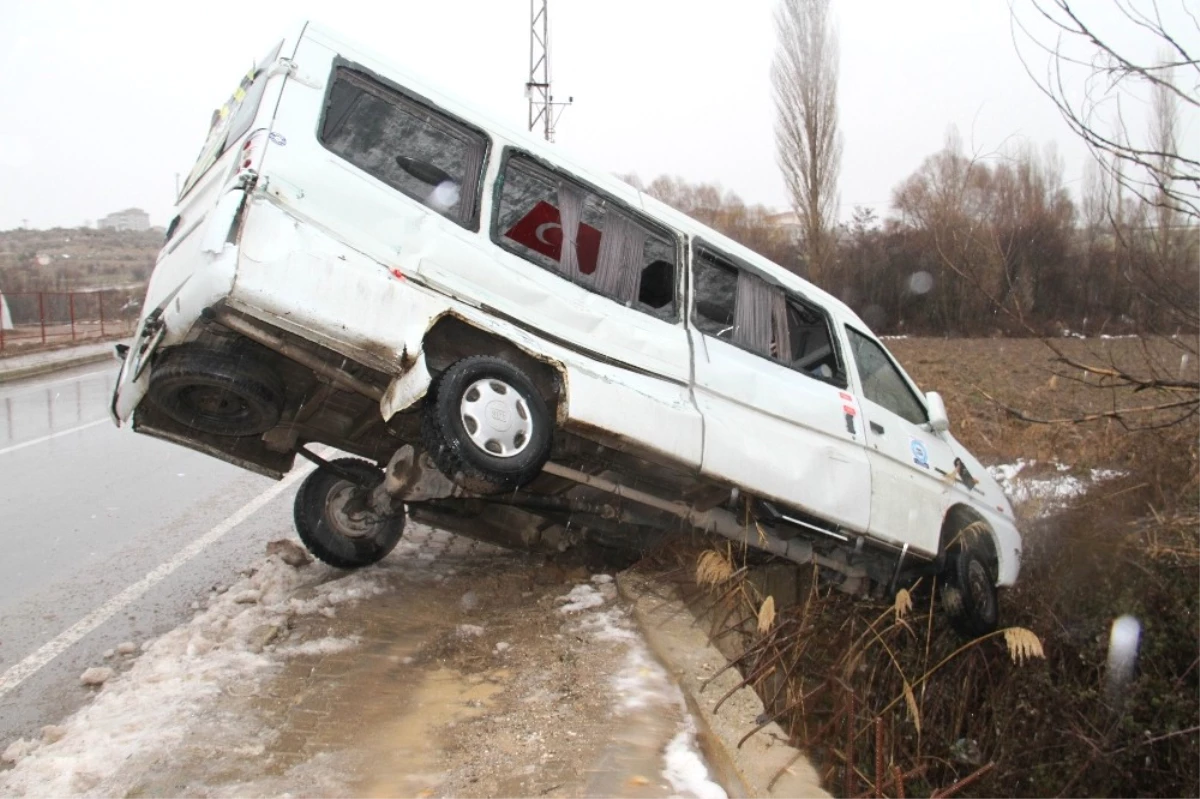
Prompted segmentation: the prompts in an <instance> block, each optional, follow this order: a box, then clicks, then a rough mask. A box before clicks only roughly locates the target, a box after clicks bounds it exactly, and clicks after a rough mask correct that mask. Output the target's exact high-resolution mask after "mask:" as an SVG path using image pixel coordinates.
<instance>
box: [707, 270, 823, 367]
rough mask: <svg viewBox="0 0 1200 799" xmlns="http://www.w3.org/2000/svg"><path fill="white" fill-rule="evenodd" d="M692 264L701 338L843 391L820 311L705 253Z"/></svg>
mask: <svg viewBox="0 0 1200 799" xmlns="http://www.w3.org/2000/svg"><path fill="white" fill-rule="evenodd" d="M692 263H693V268H692V274H693V275H694V277H695V289H694V295H695V307H694V309H693V311H692V323H693V324H694V325H695V326H696V328H697V329H698V330H699V331H700V332H701V333H705V334H707V335H710V336H713V337H715V338H720V339H725V340H727V341H729V342H731V343H733V344H735V345H737V346H739V347H741V348H742V349H746V350H749V351H750V352H753V353H754V354H756V355H761V356H763V357H764V358H771V359H772V360H775V361H778V362H779V363H782V364H784V365H785V366H787V367H789V368H791V369H795V370H796V371H798V372H801V373H803V374H805V375H808V376H809V377H815V378H817V379H819V380H824V381H827V382H830V383H834V384H835V385H839V386H842V387H845V385H846V374H845V370H844V369H843V368H842V364H841V360H840V358H839V357H838V350H837V347H836V346H835V345H834V342H833V339H832V337H831V335H830V327H829V319H828V317H827V316H826V315H825V313H824V312H822V311H821V310H820V309H819V308H817V307H816V306H814V305H812V304H810V303H809V302H807V301H805V300H804V299H803V298H801V297H799V296H798V295H796V294H792V293H789V292H788V291H786V290H785V289H784V288H783V287H781V286H777V285H775V284H773V283H770V282H768V281H767V280H765V279H764V278H762V277H760V276H759V275H757V274H755V273H754V272H752V271H750V270H748V269H744V268H741V267H737V266H734V265H733V262H732V259H728V258H725V257H723V256H720V255H718V254H716V253H714V252H712V251H710V250H708V249H706V248H697V250H696V255H695V257H694V258H693V260H692Z"/></svg>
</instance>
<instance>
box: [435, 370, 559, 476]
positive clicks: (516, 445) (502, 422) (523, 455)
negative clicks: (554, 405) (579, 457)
mask: <svg viewBox="0 0 1200 799" xmlns="http://www.w3.org/2000/svg"><path fill="white" fill-rule="evenodd" d="M553 427H554V424H553V420H552V419H551V417H550V411H549V409H548V408H547V407H546V402H545V400H543V399H542V396H541V394H539V393H538V390H537V388H536V386H534V384H533V381H532V380H531V379H530V378H529V376H528V375H526V374H525V373H524V372H523V371H521V369H520V368H519V367H517V366H514V365H513V364H511V363H509V362H508V361H505V360H501V359H500V358H496V357H493V356H490V355H475V356H472V357H470V358H464V359H462V360H461V361H458V362H456V363H454V364H452V365H451V366H450V367H449V368H448V369H446V371H444V372H442V373H441V374H440V375H438V376H437V378H436V379H435V380H434V382H433V385H432V386H431V387H430V391H429V396H428V397H427V398H426V407H425V419H424V425H423V431H422V432H423V436H424V439H425V447H426V449H427V450H428V451H429V454H430V457H432V458H433V462H434V463H435V464H437V467H438V469H440V470H441V472H442V473H443V474H445V475H446V476H447V477H449V478H450V479H451V480H453V481H454V482H456V483H458V484H459V485H461V486H463V487H464V488H466V489H467V490H469V491H476V492H478V493H481V494H494V493H499V492H501V491H509V490H512V489H514V488H519V487H520V486H523V485H525V484H526V483H528V482H530V481H531V480H533V479H534V478H535V477H537V475H538V473H539V472H541V470H542V466H544V465H545V463H546V459H547V458H549V457H550V445H551V443H552V441H553Z"/></svg>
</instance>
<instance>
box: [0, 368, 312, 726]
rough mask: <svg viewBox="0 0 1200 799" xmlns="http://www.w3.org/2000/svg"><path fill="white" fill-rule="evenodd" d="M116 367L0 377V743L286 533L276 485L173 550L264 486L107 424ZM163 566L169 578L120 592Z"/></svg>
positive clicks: (71, 697)
mask: <svg viewBox="0 0 1200 799" xmlns="http://www.w3.org/2000/svg"><path fill="white" fill-rule="evenodd" d="M116 372H117V369H116V366H115V364H114V365H109V364H102V365H95V364H93V365H90V366H85V367H80V368H77V369H73V370H69V371H63V372H56V373H53V374H50V375H46V376H42V377H38V378H32V379H29V380H24V381H17V382H12V383H5V384H3V385H0V749H2V748H3V746H4V743H5V742H7V741H9V740H11V739H13V738H15V737H18V736H21V735H29V734H31V733H32V732H34V731H36V730H37V729H39V728H40V727H41V726H42V725H45V724H51V723H54V722H56V721H57V720H60V719H61V718H63V717H64V716H65V715H67V714H68V713H70V712H71V711H73V710H74V709H75V708H76V707H78V706H79V705H80V704H81V703H82V702H83V701H84V700H85V699H86V698H87V697H88V696H89V693H88V691H87V689H85V688H83V687H82V686H81V685H80V683H79V679H78V678H79V675H80V674H81V673H82V672H83V670H84V669H86V668H87V667H89V666H93V665H105V662H104V660H103V657H102V654H103V653H104V652H105V651H106V650H108V649H111V648H112V647H114V646H116V645H117V644H119V643H121V642H123V641H132V642H134V643H138V644H140V643H141V642H142V641H144V640H146V639H147V638H148V637H151V636H154V635H157V634H160V633H162V632H164V631H165V630H168V629H170V628H172V627H174V626H175V625H177V624H178V623H179V622H180V621H181V620H182V619H183V618H184V617H185V615H186V614H187V613H189V612H190V606H191V603H192V602H193V601H194V600H195V599H197V598H198V597H200V596H203V595H204V594H205V593H206V592H207V591H208V589H209V588H211V586H212V585H213V584H214V583H219V582H221V581H222V580H224V581H226V582H227V581H228V580H229V579H230V575H232V574H233V573H235V572H236V570H237V568H240V567H241V566H242V565H244V564H245V563H247V562H249V561H250V560H252V559H254V558H256V557H258V556H259V555H260V554H261V552H262V551H263V546H264V544H265V541H267V540H270V539H271V538H279V537H282V536H286V535H289V534H290V533H291V524H290V520H289V515H290V502H291V497H292V492H291V491H284V492H281V493H279V494H278V495H277V496H275V497H274V498H272V500H271V501H270V502H268V503H267V504H266V505H265V506H264V507H263V508H262V510H260V511H258V512H257V513H253V514H251V515H250V517H249V518H248V519H247V520H246V521H245V523H243V524H241V525H239V526H238V527H237V528H236V530H234V531H232V533H231V534H229V535H227V536H225V537H223V538H222V539H221V540H220V541H219V542H218V543H214V545H212V546H209V547H207V548H206V549H204V550H203V551H202V552H200V553H198V554H195V555H194V556H193V557H191V558H189V559H187V560H186V561H181V560H179V553H180V552H181V551H182V550H184V549H185V547H187V546H188V545H189V544H191V543H192V542H194V541H196V540H197V539H199V538H200V537H202V536H204V535H205V533H208V532H210V531H212V529H213V528H214V526H215V525H218V524H219V523H220V522H222V521H223V520H225V519H227V517H229V516H230V515H231V514H233V513H235V512H236V511H237V510H238V509H239V508H241V507H242V506H244V505H245V504H246V503H247V502H248V501H250V500H252V499H254V498H255V497H257V496H259V495H261V494H262V493H263V492H264V491H266V490H268V489H270V488H271V487H272V486H274V485H275V484H274V483H273V482H272V481H271V480H268V479H266V478H263V477H259V476H257V475H253V474H250V473H249V472H246V471H244V470H241V469H237V468H235V467H233V466H229V465H227V464H224V463H221V462H219V461H216V460H214V459H212V458H208V457H205V456H203V455H200V454H198V453H193V452H190V451H188V450H185V449H183V448H180V447H177V446H173V445H169V444H166V443H164V442H161V441H157V440H154V439H150V438H147V437H145V436H139V435H136V434H134V433H132V432H131V431H129V430H118V429H117V428H116V427H115V426H114V425H113V424H112V422H111V420H110V419H109V417H108V410H107V408H108V402H109V397H110V396H111V393H112V387H113V384H114V381H115V380H116ZM167 565H169V566H175V567H176V570H175V571H173V572H172V573H171V575H170V576H169V577H168V578H166V579H162V580H161V581H160V582H158V583H157V584H155V585H151V586H149V587H148V588H146V590H144V591H143V592H142V593H141V595H140V596H137V597H133V598H132V601H129V600H130V599H131V598H130V597H129V596H128V595H126V596H125V597H122V596H121V594H122V592H123V591H127V589H129V588H130V587H131V586H137V585H138V584H139V581H141V580H144V578H146V576H147V575H148V574H151V573H152V572H153V571H154V570H155V569H162V568H163V567H164V566H167ZM142 585H143V587H145V584H144V583H143V584H142ZM135 593H137V592H135ZM99 608H104V609H105V614H101V615H109V616H110V618H108V619H107V620H103V621H102V623H100V624H98V625H96V626H95V629H94V630H91V631H90V632H87V634H86V635H83V636H82V637H81V638H80V640H78V641H77V642H75V641H74V640H73V639H74V638H75V637H78V633H79V632H80V631H79V630H78V629H77V630H76V631H75V635H68V633H69V631H70V630H71V628H72V627H73V626H74V625H76V624H77V623H79V622H80V621H81V620H85V619H87V618H88V617H89V614H92V618H91V621H92V622H95V621H96V620H97V619H96V615H95V614H96V611H97V609H99ZM47 647H48V648H47ZM59 649H61V650H62V651H61V652H59V651H58V650H59ZM43 661H45V663H44V665H41V664H42V662H43ZM39 666H40V668H39Z"/></svg>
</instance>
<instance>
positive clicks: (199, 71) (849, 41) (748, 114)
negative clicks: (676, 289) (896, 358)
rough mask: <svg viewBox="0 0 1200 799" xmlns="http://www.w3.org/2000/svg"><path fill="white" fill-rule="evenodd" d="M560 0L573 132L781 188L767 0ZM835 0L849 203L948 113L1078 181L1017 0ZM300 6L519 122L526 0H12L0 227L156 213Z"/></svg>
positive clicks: (556, 1)
mask: <svg viewBox="0 0 1200 799" xmlns="http://www.w3.org/2000/svg"><path fill="white" fill-rule="evenodd" d="M1023 1H1024V0H1018V2H1023ZM1163 1H1164V4H1171V3H1179V2H1194V0H1163ZM1090 2H1096V0H1089V4H1090ZM550 4H551V28H552V30H551V37H552V47H553V51H552V58H553V61H552V65H553V76H552V77H553V80H554V92H555V95H556V96H557V97H559V98H560V99H561V98H562V97H565V96H566V95H574V96H575V101H576V102H575V105H574V106H573V107H571V108H570V109H568V110H567V111H566V112H565V114H564V115H563V117H562V120H561V122H560V125H559V129H558V142H559V145H560V146H561V147H562V148H563V149H564V150H567V151H569V152H571V153H573V154H575V155H578V156H580V157H582V158H583V159H584V160H585V161H587V162H588V163H591V164H593V165H595V166H598V167H600V168H602V169H607V170H609V171H612V172H636V173H638V174H639V175H641V176H642V177H643V178H646V179H649V178H652V177H654V176H656V175H658V174H660V173H671V174H676V175H679V176H681V177H684V178H686V179H689V180H693V181H712V182H719V183H721V184H722V185H724V186H726V187H727V188H730V189H733V190H734V191H736V192H738V193H739V194H740V195H741V196H742V197H743V199H745V200H746V201H748V202H761V203H765V204H767V205H770V206H775V207H779V208H781V209H782V208H784V207H786V206H787V198H786V194H785V191H784V187H783V182H782V180H781V178H780V176H779V171H778V168H777V167H776V164H775V155H774V136H773V131H772V125H773V121H774V111H773V107H772V104H771V94H770V82H769V71H770V64H771V58H772V53H773V49H774V33H773V29H772V12H773V9H774V5H775V4H774V2H773V0H740V1H739V2H732V0H726V1H725V2H714V1H712V0H690V1H689V0H602V1H601V0H591V1H590V2H583V1H582V0H550ZM184 7H188V8H191V9H194V10H193V11H191V12H190V13H191V16H184V14H183V12H182V11H180V10H179V9H181V8H184ZM835 11H836V15H837V20H838V29H839V33H840V40H841V85H840V112H841V120H840V121H841V128H842V131H843V135H844V142H845V150H844V154H843V158H842V177H841V186H840V190H841V199H842V206H843V216H844V217H845V216H848V215H849V213H850V211H851V209H852V207H853V206H854V205H870V206H874V207H876V208H877V209H878V210H879V211H880V212H881V213H883V212H885V211H886V209H887V206H888V205H889V203H890V197H891V190H892V187H893V186H895V185H896V183H897V182H899V181H900V180H901V179H903V178H904V177H905V176H907V175H908V174H910V173H911V172H912V171H913V170H914V169H915V168H916V167H917V166H918V165H919V164H920V162H921V160H922V159H923V158H924V157H925V156H927V155H929V154H931V153H932V152H934V151H935V150H937V149H938V148H939V147H940V146H941V144H942V141H943V138H944V136H945V133H946V130H947V127H948V126H949V125H951V124H953V125H956V126H957V127H958V129H959V131H960V134H961V136H962V139H963V142H964V144H965V146H966V148H967V149H968V150H970V151H972V152H978V153H991V152H995V151H997V150H999V149H1001V148H1003V147H1005V146H1011V145H1013V144H1014V143H1016V142H1019V141H1021V140H1022V139H1024V140H1027V141H1029V142H1032V143H1034V144H1035V145H1037V146H1039V147H1040V146H1042V145H1044V144H1045V143H1047V142H1050V141H1057V143H1058V146H1059V151H1060V153H1061V154H1062V155H1063V157H1064V160H1065V165H1066V175H1067V179H1068V180H1069V181H1076V182H1077V181H1078V179H1079V176H1080V174H1081V172H1082V168H1083V163H1084V160H1085V158H1086V152H1085V151H1084V149H1083V147H1082V145H1081V144H1079V143H1078V142H1077V141H1075V140H1074V138H1073V137H1072V136H1071V134H1070V133H1069V131H1068V130H1067V129H1066V126H1065V125H1064V124H1063V122H1062V121H1061V120H1060V118H1059V117H1058V114H1057V112H1056V111H1055V110H1054V109H1053V107H1052V106H1051V105H1050V103H1049V101H1047V100H1046V99H1045V98H1043V97H1042V96H1041V95H1040V94H1039V93H1038V92H1037V90H1036V89H1035V87H1034V86H1033V85H1032V83H1031V81H1030V80H1029V78H1028V77H1027V76H1026V75H1025V73H1024V70H1023V69H1022V67H1021V64H1020V61H1019V60H1018V58H1017V55H1016V52H1015V51H1014V47H1013V43H1012V41H1011V36H1010V28H1009V8H1008V3H1007V2H1005V0H987V1H986V2H984V1H983V0H979V1H978V2H976V1H974V0H905V1H904V2H896V0H840V2H838V0H835ZM302 18H312V19H317V20H320V21H322V22H323V23H325V24H326V25H329V26H330V27H332V28H334V29H336V30H339V31H341V32H343V33H345V34H346V35H348V36H351V37H353V38H355V39H359V40H361V41H362V42H363V43H365V44H367V45H368V46H369V47H371V48H372V49H375V50H377V51H378V52H380V53H383V54H386V55H388V56H389V57H390V59H391V60H392V61H394V62H397V63H399V64H401V65H402V66H405V67H408V68H411V69H414V70H417V71H420V72H422V73H423V74H426V75H428V76H430V77H431V78H432V79H434V80H435V81H436V82H437V83H439V84H440V85H442V86H444V87H446V88H448V89H450V90H451V91H453V92H454V93H455V94H458V95H460V96H463V97H465V98H467V99H470V100H473V101H475V102H476V103H478V104H479V105H481V106H484V107H485V108H487V109H488V110H489V111H490V112H492V114H493V115H495V116H497V117H499V118H501V119H503V120H505V121H508V122H509V123H511V124H512V125H513V126H515V127H518V128H520V127H524V125H525V122H526V113H527V105H526V101H525V98H524V94H523V91H524V82H525V80H526V78H527V73H528V58H529V36H528V27H529V4H528V2H527V1H526V0H440V1H439V2H412V1H411V0H399V1H398V2H392V3H388V4H385V3H379V2H377V1H375V0H372V2H362V1H361V0H338V2H336V3H330V2H328V1H327V0H322V1H321V2H315V1H314V0H293V1H292V2H288V3H275V2H265V3H253V2H245V0H239V2H231V1H230V0H206V2H204V3H195V4H186V6H185V5H184V4H178V5H176V4H164V3H161V2H140V1H133V0H130V1H128V2H121V1H120V0H117V1H114V2H105V3H98V2H87V1H86V0H56V2H48V3H36V4H35V3H31V2H25V0H0V19H2V20H3V21H4V24H3V26H2V27H0V186H3V190H2V191H0V229H9V228H13V227H17V226H18V225H20V224H21V221H22V220H23V219H28V220H29V225H30V226H31V227H51V226H54V225H63V226H75V225H80V224H82V223H83V222H84V220H94V219H96V218H98V217H100V216H103V215H104V214H107V213H110V212H112V211H116V210H120V209H123V208H126V207H129V206H138V207H141V208H144V209H146V210H147V211H149V212H150V215H151V221H152V222H153V223H154V224H160V225H162V224H165V223H166V222H167V220H168V217H169V213H170V208H171V204H172V200H173V193H174V184H175V173H177V172H178V173H181V174H184V175H186V173H187V172H188V170H189V169H190V167H191V164H192V162H193V160H194V159H195V156H196V154H197V152H198V151H199V148H200V145H201V144H202V142H203V139H204V135H205V132H206V130H207V125H208V119H209V116H210V114H211V112H212V109H213V108H214V107H216V106H218V105H220V104H221V103H222V102H223V101H224V100H225V99H226V98H227V97H228V96H229V95H230V94H231V93H232V91H233V89H234V87H235V86H236V84H237V81H238V80H239V78H240V76H241V75H242V74H243V73H244V72H245V71H246V69H247V68H249V67H250V66H251V65H252V63H253V62H254V61H255V60H257V59H258V58H260V57H261V56H262V55H263V54H264V53H265V52H266V50H267V49H268V47H269V46H270V45H271V44H273V41H274V40H275V39H277V38H279V37H280V36H281V35H282V34H283V33H284V32H285V31H287V30H288V29H289V27H290V25H291V24H292V23H293V22H295V21H298V20H300V19H302ZM1193 34H1194V29H1193ZM1193 38H1194V37H1193ZM1189 132H1190V133H1195V131H1194V130H1193V131H1189Z"/></svg>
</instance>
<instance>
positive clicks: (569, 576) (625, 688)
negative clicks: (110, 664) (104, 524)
mask: <svg viewBox="0 0 1200 799" xmlns="http://www.w3.org/2000/svg"><path fill="white" fill-rule="evenodd" d="M288 569H291V567H285V566H283V565H282V564H281V563H279V562H277V561H276V560H275V559H268V560H267V561H264V562H261V563H260V564H258V566H257V567H256V570H252V571H248V572H247V573H246V574H245V575H244V576H243V578H242V579H241V580H240V581H239V582H237V583H235V584H234V585H232V586H229V587H220V588H219V589H218V590H217V591H214V592H213V593H212V594H211V596H210V598H209V600H208V601H207V602H206V603H204V604H203V605H202V606H201V607H200V608H198V611H197V615H196V618H195V619H194V620H193V621H192V622H191V623H190V624H189V625H185V628H182V629H181V630H180V631H177V632H176V633H172V634H168V636H164V638H163V639H160V641H159V642H157V643H156V644H155V645H154V647H158V648H157V649H156V648H154V647H151V648H149V649H148V650H147V652H146V653H145V654H143V655H142V656H141V658H140V659H141V660H144V661H146V662H145V663H143V664H138V665H134V666H133V668H132V670H131V671H129V672H128V673H126V674H123V675H121V679H123V680H124V681H125V683H126V684H125V685H123V686H121V685H117V686H114V688H115V689H117V690H115V691H114V692H113V693H114V694H118V695H119V693H120V689H121V688H124V689H126V693H128V694H129V696H128V697H127V698H126V699H125V700H123V704H122V703H121V702H117V703H112V702H110V703H109V705H108V706H105V705H104V703H103V702H97V703H96V705H95V706H94V707H93V708H92V709H91V711H90V712H91V715H90V717H88V718H84V719H81V720H78V721H77V722H75V723H74V725H75V726H74V727H72V728H71V729H70V730H69V731H68V732H67V735H66V736H65V737H64V739H63V740H62V741H60V742H57V743H53V744H47V745H44V746H43V750H42V751H41V752H40V753H39V752H35V753H34V754H33V755H32V756H31V757H30V758H29V761H28V762H22V763H20V764H19V765H18V768H17V771H16V772H11V773H9V774H3V773H0V789H2V790H0V793H6V792H7V791H10V790H11V791H13V792H14V793H15V794H17V795H97V794H103V795H124V796H178V795H188V796H245V795H259V796H266V795H274V796H286V795H304V796H346V795H353V796H411V797H426V796H462V797H486V796H622V797H662V796H679V795H683V796H696V795H702V796H705V797H711V796H723V795H724V794H723V793H721V792H720V789H719V787H718V786H717V785H716V784H715V783H711V782H706V781H705V780H704V779H703V777H702V776H701V779H700V780H699V781H697V780H696V779H695V772H696V767H697V766H698V765H700V764H701V760H700V758H699V754H698V753H699V750H698V749H697V748H696V744H695V739H694V727H693V726H692V722H691V720H690V716H689V715H688V711H687V710H686V705H685V704H684V700H683V696H682V694H681V693H680V691H679V688H678V687H677V686H676V684H675V683H674V682H673V681H672V680H671V679H670V678H669V677H668V675H667V673H666V672H665V671H664V669H663V668H662V667H661V666H660V665H659V664H658V662H657V661H656V660H655V659H654V658H653V656H652V655H651V654H650V652H649V650H648V649H647V647H646V645H645V644H644V642H643V641H642V639H641V636H640V634H639V633H638V632H637V630H636V627H635V625H634V623H633V621H632V620H631V618H630V615H629V611H628V610H627V609H626V608H625V606H624V605H623V603H622V601H621V600H619V599H618V597H617V592H616V587H615V585H614V583H613V580H612V577H611V576H610V575H608V574H603V573H599V574H593V573H591V572H590V571H589V570H587V569H585V568H583V567H580V566H576V567H570V566H565V565H561V564H560V565H556V564H552V563H547V562H544V561H543V560H541V559H538V558H532V557H529V556H522V555H516V554H512V553H508V552H505V551H503V550H500V549H497V548H494V547H491V546H488V545H484V544H479V543H477V542H472V541H469V540H466V539H462V538H458V537H455V536H452V535H451V534H449V533H445V532H442V531H436V530H430V529H429V528H425V527H422V526H419V525H411V526H410V529H409V530H408V531H406V537H405V539H404V540H403V541H402V543H401V545H400V547H398V549H397V551H396V552H394V553H393V554H392V555H391V556H389V557H388V558H387V559H386V560H385V561H384V562H383V563H381V564H379V565H378V566H376V567H373V568H372V569H369V570H363V571H362V572H357V573H354V574H351V575H347V574H346V573H343V572H338V571H336V570H333V569H329V568H328V567H325V566H323V565H321V564H317V563H314V564H310V565H307V566H303V567H301V568H300V569H295V570H291V571H287V570H288ZM256 614H257V615H256ZM222 652H224V653H225V654H222ZM205 657H208V658H209V659H210V661H212V660H214V659H215V660H216V662H217V664H218V665H219V666H221V668H222V669H224V673H223V675H222V676H220V677H218V678H216V679H212V680H208V679H206V676H207V675H209V674H210V673H212V672H213V669H212V668H210V667H206V666H203V664H202V660H201V659H203V658H205ZM220 658H226V659H228V658H234V659H233V660H230V662H229V663H228V664H226V665H222V664H223V663H224V661H222V660H220ZM256 659H258V660H256ZM193 664H194V665H193ZM172 681H183V682H184V683H185V685H184V686H183V687H182V689H181V690H183V691H185V692H187V693H189V694H190V696H187V697H184V698H179V697H174V698H163V697H160V696H159V694H158V693H157V692H158V691H160V690H162V686H163V685H166V684H168V683H170V682H172ZM188 681H191V685H186V683H187V682H188ZM105 690H106V692H108V690H109V689H108V687H106V689H105ZM171 696H173V695H171ZM156 702H158V703H160V704H162V705H164V706H165V708H164V710H163V714H164V715H166V716H170V719H169V720H155V719H154V718H153V717H152V716H151V715H150V714H151V713H152V712H153V711H152V710H151V709H150V706H152V705H153V704H154V703H156ZM172 705H177V707H171V706H172ZM106 728H107V729H109V730H111V731H112V734H111V735H108V738H110V739H112V740H113V741H116V740H117V739H119V738H121V737H122V736H124V737H126V738H128V741H127V742H126V743H121V744H120V745H118V744H117V743H113V744H106V743H104V742H97V741H92V742H91V743H90V744H89V743H88V742H87V741H83V742H82V743H81V744H80V745H79V746H77V747H76V748H75V749H72V748H71V742H72V741H73V740H75V739H77V738H85V737H86V736H87V735H88V734H98V735H100V736H101V737H104V735H105V730H106ZM101 761H107V762H101ZM113 761H115V762H116V763H118V764H119V765H115V766H114V765H113ZM685 772H686V773H690V774H691V775H692V779H691V781H690V782H689V781H687V780H686V779H685V777H686V774H685ZM64 774H66V777H64ZM702 774H703V769H701V775H702ZM672 775H674V776H672ZM679 779H684V782H679ZM689 786H690V787H689Z"/></svg>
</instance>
